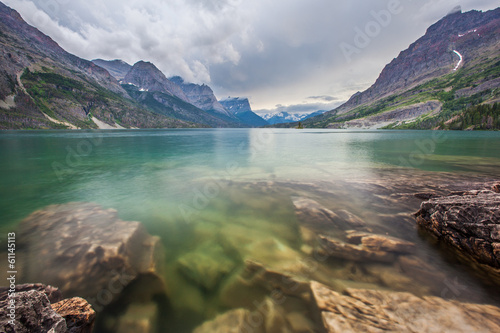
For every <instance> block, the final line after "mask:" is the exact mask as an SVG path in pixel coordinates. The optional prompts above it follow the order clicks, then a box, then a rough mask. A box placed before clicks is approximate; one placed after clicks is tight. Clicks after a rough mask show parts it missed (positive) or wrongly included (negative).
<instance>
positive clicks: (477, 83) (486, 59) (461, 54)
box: [303, 8, 500, 128]
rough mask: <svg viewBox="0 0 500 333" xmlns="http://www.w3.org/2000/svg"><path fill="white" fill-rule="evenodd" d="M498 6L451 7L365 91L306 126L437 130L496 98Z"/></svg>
mask: <svg viewBox="0 0 500 333" xmlns="http://www.w3.org/2000/svg"><path fill="white" fill-rule="evenodd" d="M499 44H500V8H497V9H495V10H490V11H487V12H480V11H470V12H466V13H462V12H461V11H460V10H455V11H452V12H451V13H450V14H449V15H447V16H445V17H444V18H442V19H441V20H439V21H438V22H437V23H435V24H433V25H432V26H431V27H429V28H428V29H427V31H426V33H425V35H424V36H422V37H421V38H419V39H418V40H417V41H416V42H414V43H413V44H411V45H410V46H409V48H408V49H406V50H404V51H402V52H401V53H400V54H399V55H398V57H397V58H395V59H393V60H392V61H391V62H390V63H389V64H388V65H387V66H385V68H384V69H383V70H382V72H381V73H380V76H379V77H378V79H377V80H376V82H375V83H374V84H373V85H372V86H371V87H370V88H368V89H367V90H365V91H363V92H358V93H356V94H354V95H353V96H352V97H351V98H350V99H349V100H348V101H347V102H346V103H344V104H343V105H341V106H339V107H338V108H336V109H334V110H331V111H329V112H326V113H324V114H323V115H320V116H316V117H313V118H310V119H308V120H306V121H304V123H303V124H304V126H306V127H330V128H342V127H344V128H345V127H375V128H379V127H383V126H388V127H389V128H439V125H440V124H441V123H444V122H446V121H447V120H449V119H451V118H452V117H454V116H456V115H457V114H458V113H460V112H463V111H464V110H465V109H466V108H468V107H472V106H474V105H478V104H482V103H490V104H491V103H494V102H495V101H498V100H499V99H500V89H499V86H500V78H499V76H500V52H499V49H500V46H499Z"/></svg>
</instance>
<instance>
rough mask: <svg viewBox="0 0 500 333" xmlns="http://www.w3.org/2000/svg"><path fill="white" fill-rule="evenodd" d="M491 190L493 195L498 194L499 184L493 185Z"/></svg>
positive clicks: (499, 190) (499, 191)
mask: <svg viewBox="0 0 500 333" xmlns="http://www.w3.org/2000/svg"><path fill="white" fill-rule="evenodd" d="M491 190H492V191H493V192H495V193H500V183H498V184H495V185H493V186H492V187H491Z"/></svg>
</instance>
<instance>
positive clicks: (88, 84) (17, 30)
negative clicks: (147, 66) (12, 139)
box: [0, 2, 197, 129]
mask: <svg viewBox="0 0 500 333" xmlns="http://www.w3.org/2000/svg"><path fill="white" fill-rule="evenodd" d="M0 45H1V47H0V128H2V129H21V128H23V129H26V128H98V127H110V128H113V127H114V128H117V127H129V128H130V127H193V126H197V125H194V124H192V123H188V122H185V121H181V120H176V119H172V118H168V117H165V116H163V115H159V114H155V113H154V112H151V111H150V110H148V109H146V108H144V107H143V106H141V105H139V104H138V103H137V102H135V101H133V100H132V99H131V98H130V96H129V95H128V94H127V92H126V91H125V90H124V89H123V88H122V87H121V86H120V84H119V83H118V81H117V80H116V79H115V78H114V77H112V76H111V75H110V74H109V73H108V71H106V70H105V69H104V68H102V67H99V66H97V65H96V64H94V63H92V62H90V61H87V60H84V59H81V58H79V57H77V56H75V55H72V54H70V53H68V52H66V51H65V50H63V49H62V48H61V47H60V46H59V45H58V44H57V43H56V42H54V41H53V40H52V39H51V38H50V37H48V36H46V35H45V34H43V33H42V32H40V31H39V30H38V29H36V28H34V27H32V26H30V25H28V24H27V23H26V22H25V21H24V20H23V19H22V17H21V16H20V15H19V13H17V12H16V11H15V10H13V9H11V8H9V7H7V6H5V5H4V4H3V3H1V2H0Z"/></svg>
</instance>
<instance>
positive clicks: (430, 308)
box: [311, 281, 500, 333]
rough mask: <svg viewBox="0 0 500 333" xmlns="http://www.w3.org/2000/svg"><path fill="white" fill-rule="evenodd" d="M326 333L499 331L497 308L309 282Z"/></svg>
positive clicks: (499, 312) (400, 293) (499, 322)
mask: <svg viewBox="0 0 500 333" xmlns="http://www.w3.org/2000/svg"><path fill="white" fill-rule="evenodd" d="M311 290H312V293H313V297H314V301H315V305H316V306H317V308H318V310H319V311H320V312H321V318H322V321H323V325H324V327H325V330H326V332H329V333H330V332H331V333H334V332H500V319H499V318H500V309H499V308H497V307H495V306H491V305H479V304H469V303H461V302H457V301H446V300H444V299H442V298H439V297H423V298H420V297H417V296H414V295H412V294H410V293H406V292H392V291H382V290H367V289H347V290H346V291H345V292H344V293H343V294H340V293H338V292H335V291H333V290H331V289H329V288H328V287H326V286H324V285H322V284H320V283H318V282H314V281H313V282H311Z"/></svg>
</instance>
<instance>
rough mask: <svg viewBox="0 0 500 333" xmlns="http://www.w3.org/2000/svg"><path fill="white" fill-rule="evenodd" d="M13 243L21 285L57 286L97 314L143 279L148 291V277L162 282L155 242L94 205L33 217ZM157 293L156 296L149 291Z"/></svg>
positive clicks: (140, 229)
mask: <svg viewBox="0 0 500 333" xmlns="http://www.w3.org/2000/svg"><path fill="white" fill-rule="evenodd" d="M18 239H19V257H22V258H23V260H24V261H23V262H22V263H21V264H22V269H21V270H20V272H22V276H21V278H22V280H25V281H29V280H31V281H41V282H43V283H46V284H51V285H56V286H59V288H60V289H61V291H62V292H63V293H64V294H65V295H66V296H80V297H84V298H86V299H88V300H89V301H90V302H91V303H92V304H93V305H94V306H95V308H96V310H97V311H100V309H101V308H102V307H103V306H105V305H107V304H109V303H111V302H112V301H113V300H116V299H117V298H118V296H119V295H120V293H121V292H122V290H123V289H124V288H125V287H126V286H128V285H129V284H130V283H131V282H132V281H135V284H138V283H140V282H138V281H140V280H141V278H142V277H146V276H147V280H148V284H149V285H153V284H152V283H150V280H151V276H154V277H155V278H156V279H157V280H158V281H160V282H161V281H162V278H161V275H160V274H159V273H160V267H161V262H162V259H161V255H162V254H163V251H162V249H161V244H160V240H159V238H158V237H155V236H151V235H149V234H148V233H147V231H146V230H145V229H144V227H143V226H142V224H141V223H139V222H128V221H122V220H120V219H119V218H118V216H117V213H116V211H114V210H111V209H103V208H102V207H101V206H99V205H97V204H93V203H68V204H63V205H52V206H48V207H46V208H44V209H42V210H39V211H36V212H34V213H32V214H31V215H30V216H28V217H27V218H26V219H25V220H23V221H22V222H21V224H20V231H19V237H18ZM154 285H159V286H162V285H163V284H162V283H157V284H154ZM161 288H162V287H160V289H161ZM146 290H149V288H148V289H146ZM157 292H162V291H161V290H156V291H152V293H157ZM147 297H148V295H144V298H147Z"/></svg>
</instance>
